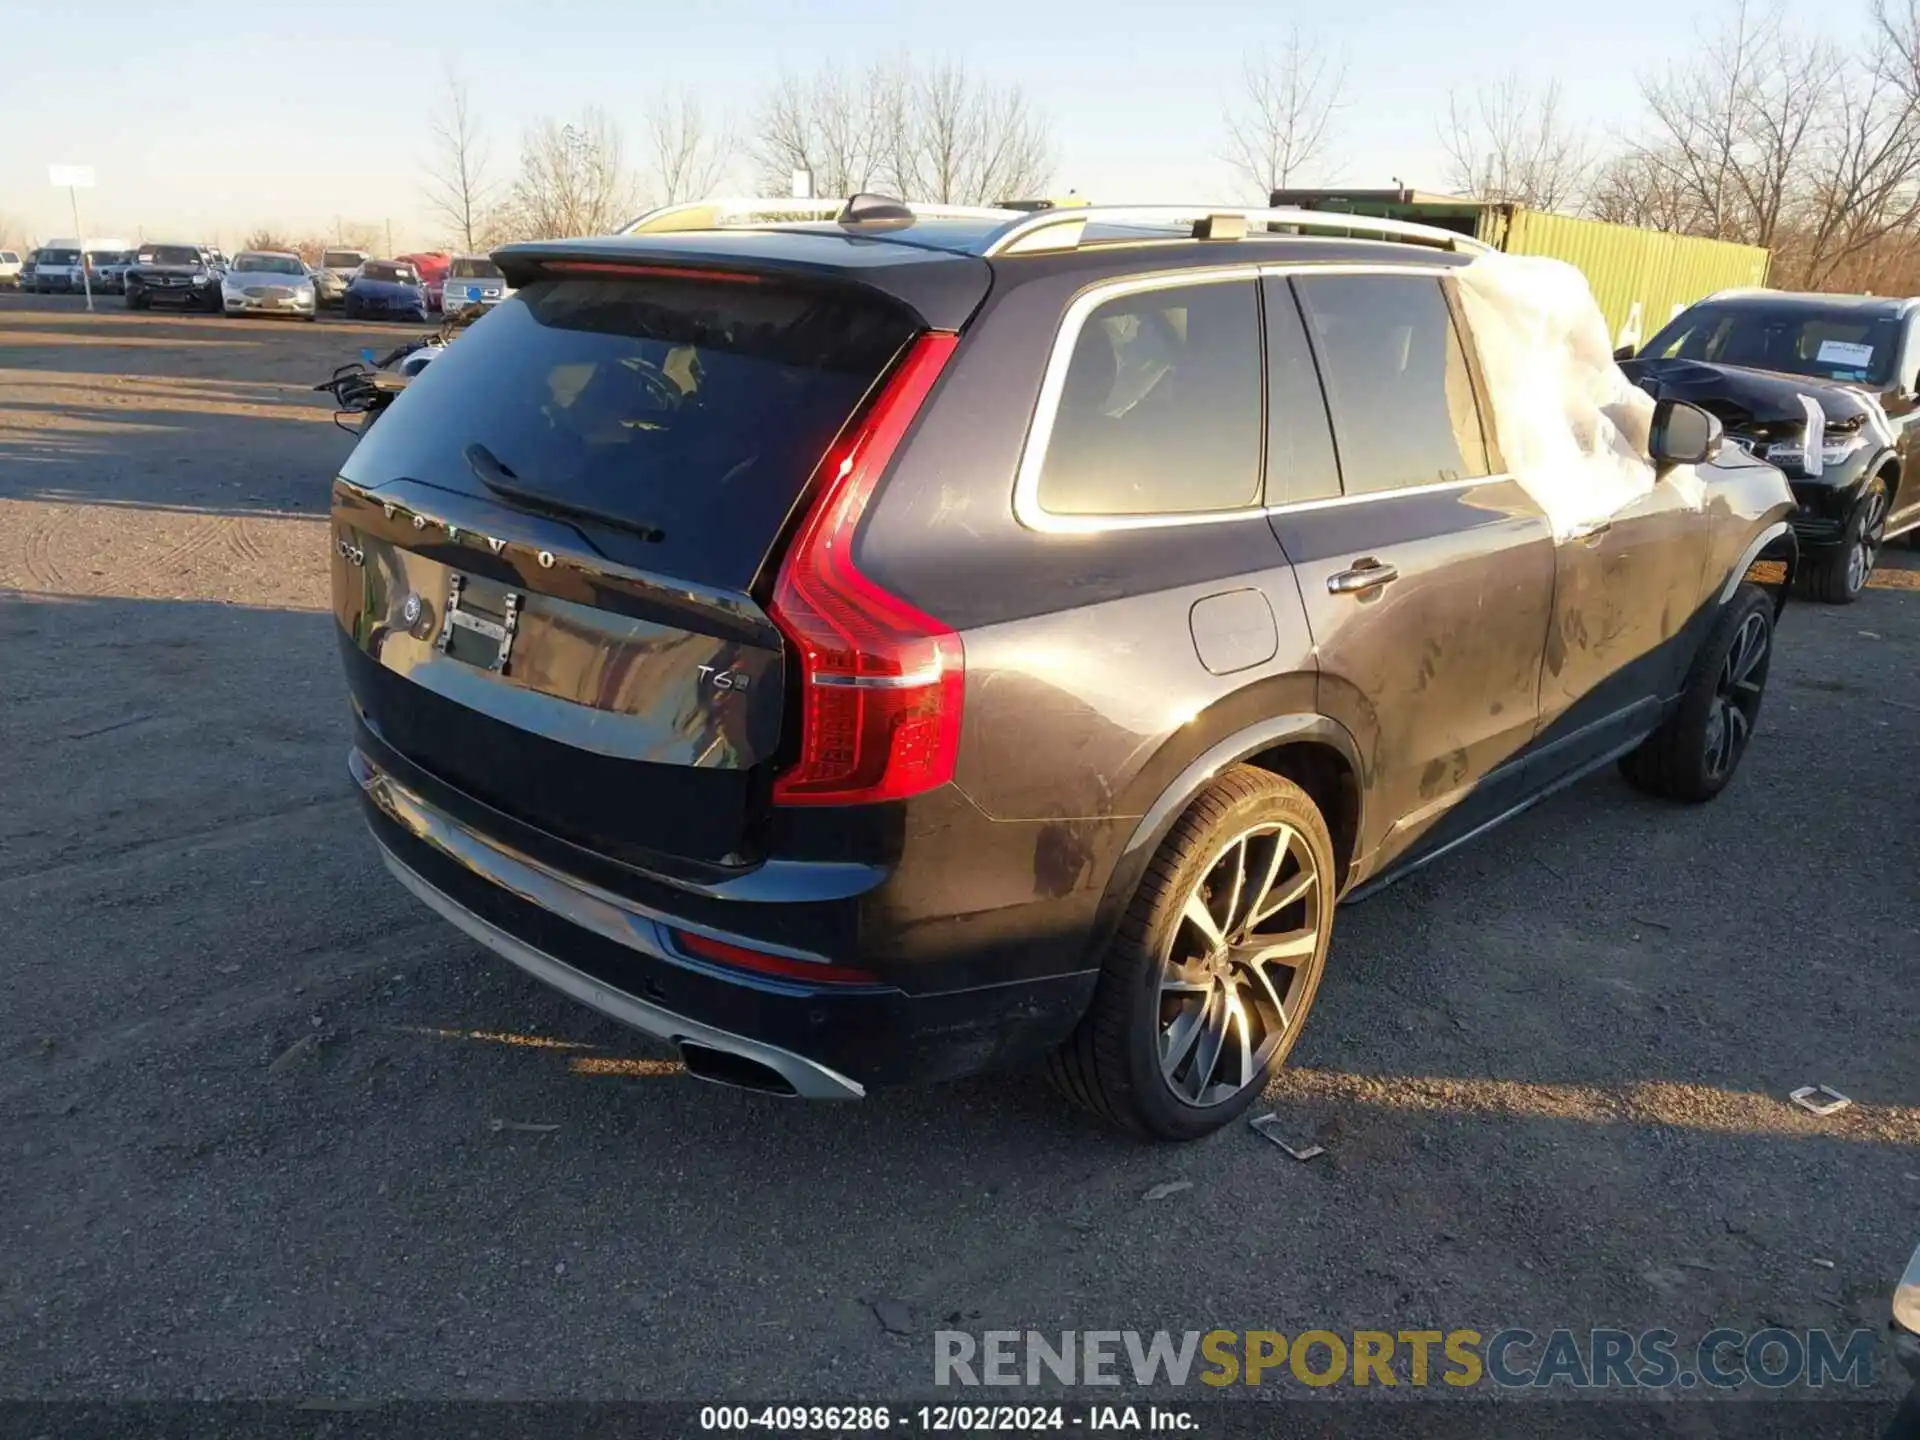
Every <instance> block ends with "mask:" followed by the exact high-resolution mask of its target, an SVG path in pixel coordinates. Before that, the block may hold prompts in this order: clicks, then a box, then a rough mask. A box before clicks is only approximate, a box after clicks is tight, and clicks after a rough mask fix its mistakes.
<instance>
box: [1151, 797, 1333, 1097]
mask: <svg viewBox="0 0 1920 1440" xmlns="http://www.w3.org/2000/svg"><path fill="white" fill-rule="evenodd" d="M1329 903H1330V901H1329V897H1328V896H1327V894H1326V885H1325V882H1324V880H1323V879H1322V877H1321V875H1320V869H1319V866H1318V865H1317V864H1316V863H1315V861H1314V858H1313V851H1312V849H1311V848H1310V847H1309V846H1308V844H1307V837H1306V836H1305V835H1304V834H1302V833H1301V832H1300V831H1299V830H1296V829H1295V828H1294V827H1293V826H1291V825H1287V824H1284V823H1279V822H1270V823H1267V824H1264V825H1256V826H1254V827H1253V828H1252V829H1250V830H1247V831H1244V832H1243V833H1241V834H1240V835H1238V836H1237V837H1235V838H1233V839H1231V840H1229V841H1228V842H1227V843H1226V844H1225V845H1224V846H1222V847H1221V848H1220V849H1219V850H1218V851H1216V852H1215V854H1214V858H1213V860H1212V861H1211V862H1210V863H1209V864H1208V865H1207V868H1206V869H1205V870H1204V871H1203V872H1202V873H1201V876H1200V878H1199V880H1198V881H1197V882H1196V883H1195V884H1194V887H1193V889H1192V890H1191V891H1190V892H1188V895H1187V899H1186V903H1185V904H1184V905H1183V906H1182V908H1181V911H1180V916H1179V918H1178V920H1176V921H1175V923H1174V926H1173V933H1172V934H1171V936H1170V937H1169V938H1168V941H1167V950H1166V954H1165V955H1164V956H1163V957H1162V959H1161V967H1160V1034H1159V1052H1160V1073H1161V1075H1162V1076H1164V1077H1165V1079H1166V1082H1167V1086H1168V1088H1169V1089H1171V1090H1172V1091H1173V1093H1174V1094H1175V1095H1177V1096H1178V1097H1179V1098H1180V1099H1182V1100H1184V1101H1185V1102H1186V1103H1187V1104H1189V1105H1194V1106H1208V1105H1219V1104H1223V1103H1225V1102H1226V1101H1228V1100H1231V1099H1233V1098H1234V1096H1236V1095H1238V1094H1240V1093H1241V1092H1242V1091H1243V1090H1245V1089H1246V1088H1247V1087H1248V1086H1249V1085H1253V1084H1256V1083H1257V1082H1258V1081H1259V1079H1260V1076H1261V1075H1262V1074H1263V1073H1264V1072H1265V1070H1266V1067H1267V1065H1268V1064H1269V1063H1270V1062H1271V1061H1272V1059H1273V1057H1274V1055H1275V1053H1276V1052H1278V1051H1279V1050H1280V1049H1281V1048H1282V1047H1283V1046H1284V1045H1286V1043H1287V1041H1288V1040H1289V1038H1290V1037H1291V1036H1292V1034H1293V1032H1294V1030H1295V1028H1296V1027H1297V1026H1298V1025H1299V1023H1300V1021H1301V1019H1302V1012H1303V1011H1304V1009H1305V1007H1306V1002H1307V1000H1308V999H1309V998H1310V997H1311V995H1312V990H1313V981H1314V971H1315V968H1316V961H1317V958H1318V955H1319V950H1320V933H1321V923H1322V920H1323V918H1324V916H1325V913H1326V907H1327V905H1328V904H1329Z"/></svg>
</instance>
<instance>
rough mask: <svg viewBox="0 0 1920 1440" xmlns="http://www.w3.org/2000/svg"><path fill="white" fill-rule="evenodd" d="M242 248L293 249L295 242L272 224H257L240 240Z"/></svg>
mask: <svg viewBox="0 0 1920 1440" xmlns="http://www.w3.org/2000/svg"><path fill="white" fill-rule="evenodd" d="M240 248H241V249H242V250H291V249H293V242H292V241H291V240H289V239H287V237H286V236H285V235H283V234H281V232H280V231H278V230H276V229H274V228H273V227H272V226H271V225H260V226H256V227H255V228H254V229H253V230H252V231H250V232H249V233H248V235H247V238H246V239H244V240H242V241H241V242H240Z"/></svg>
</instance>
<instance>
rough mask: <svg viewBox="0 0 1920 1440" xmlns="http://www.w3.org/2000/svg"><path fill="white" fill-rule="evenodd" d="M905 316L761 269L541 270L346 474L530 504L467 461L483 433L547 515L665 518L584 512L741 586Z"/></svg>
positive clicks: (689, 574)
mask: <svg viewBox="0 0 1920 1440" xmlns="http://www.w3.org/2000/svg"><path fill="white" fill-rule="evenodd" d="M915 328H916V327H915V325H914V323H913V322H912V320H911V318H910V317H909V316H908V315H907V314H906V312H904V311H902V310H899V309H897V308H895V307H894V306H892V305H890V304H887V303H885V302H883V301H878V300H873V299H869V298H867V297H865V296H863V295H854V294H850V293H848V292H844V291H836V290H825V289H822V290H810V289H799V288H792V287H788V286H785V285H780V284H775V283H772V282H761V283H744V282H719V281H706V280H690V279H684V278H678V277H671V278H670V277H664V276H663V277H648V278H634V279H630V280H629V279H603V278H595V279H591V280H587V279H552V280H541V281H536V282H535V283H534V284H532V285H530V286H528V287H527V288H525V289H523V290H521V291H519V292H518V293H517V294H516V295H515V296H514V297H512V298H510V299H508V300H506V301H503V302H502V303H501V304H500V305H499V306H497V307H496V308H495V309H494V310H493V311H491V312H490V313H489V314H488V315H487V317H486V318H485V319H483V320H481V321H479V322H477V323H476V324H475V325H474V326H473V328H472V329H471V330H469V331H468V332H467V333H466V334H465V335H463V336H462V337H461V338H460V339H459V340H458V341H457V342H456V343H454V344H453V345H451V346H449V347H448V348H447V351H446V353H445V354H444V355H442V356H440V357H439V358H438V359H436V360H435V361H434V362H433V363H432V364H431V365H429V366H428V367H427V368H426V369H425V370H424V371H422V372H421V374H420V377H419V378H418V379H416V380H414V381H413V382H412V383H411V384H410V385H409V386H408V387H407V390H406V393H405V394H404V395H402V396H401V397H400V398H399V400H398V401H397V402H396V403H395V404H394V407H393V409H392V411H391V412H390V414H389V415H388V416H387V418H386V419H385V420H383V421H382V422H381V423H380V424H379V425H378V426H376V427H375V428H374V429H373V430H372V431H370V432H369V433H368V435H367V437H366V438H365V439H364V440H362V441H361V442H360V443H359V445H358V446H357V447H356V448H355V449H354V451H353V453H352V455H351V457H350V458H349V460H348V463H347V465H346V468H345V474H346V476H347V478H348V479H349V480H352V481H354V482H356V483H359V484H364V485H380V484H383V483H385V482H387V481H389V480H393V479H396V478H399V477H403V476H404V477H411V478H413V479H417V480H423V481H425V482H427V483H428V484H431V485H437V486H441V487H443V488H448V489H454V490H463V491H466V492H468V493H471V494H475V495H480V496H484V497H486V498H487V499H489V500H490V501H492V502H493V503H495V504H501V503H506V504H510V505H511V504H521V505H522V506H523V508H533V505H529V504H528V503H527V502H526V501H524V500H514V499H509V500H504V501H503V500H502V498H501V497H500V495H499V494H498V493H496V491H494V490H490V489H489V488H488V486H487V485H486V483H485V482H484V481H482V480H481V479H479V478H478V477H477V476H476V475H475V473H474V471H473V469H472V468H471V466H470V465H469V464H468V461H467V459H466V454H465V452H466V449H467V447H468V446H469V445H473V444H476V443H477V444H479V445H482V446H484V447H486V449H487V450H488V451H490V452H491V453H492V455H493V457H494V458H495V459H496V460H497V461H498V462H499V464H500V465H502V466H504V467H505V468H506V469H507V470H508V471H510V472H512V475H513V477H514V479H513V483H514V486H515V487H516V488H517V489H518V490H520V491H523V492H525V494H526V495H531V496H537V497H540V498H542V499H549V500H551V501H552V502H553V508H554V513H555V514H556V515H561V516H563V517H564V516H567V515H568V514H570V513H572V512H577V511H579V510H581V509H584V510H586V511H589V512H594V513H596V514H598V515H600V516H606V517H611V518H613V519H614V520H617V521H620V522H623V523H624V524H625V525H627V526H637V527H641V528H643V529H652V530H658V531H660V532H662V536H663V538H661V539H659V540H657V541H647V540H644V539H641V538H639V537H637V536H633V535H630V534H628V533H627V532H626V531H624V530H622V529H621V528H618V527H617V526H613V527H605V528H602V527H598V526H597V525H596V524H595V523H594V522H593V521H592V520H591V519H588V520H586V521H584V522H583V528H584V529H585V530H587V531H588V532H589V533H590V534H592V535H593V537H594V540H595V543H596V544H599V545H601V547H602V548H603V549H605V550H606V551H607V552H608V553H609V554H610V555H613V556H614V557H615V558H619V559H622V560H625V561H626V562H628V563H631V564H635V565H638V566H640V567H641V568H644V569H647V570H651V571H655V572H659V573H665V574H670V575H674V576H676V577H680V578H683V579H687V580H692V581H697V582H701V583H706V584H712V585H720V586H728V587H733V588H741V587H744V586H746V585H747V584H748V583H750V582H751V581H752V579H753V577H754V574H755V572H756V571H757V570H758V568H759V566H760V564H761V562H762V560H763V559H764V558H765V556H766V555H767V553H768V551H769V550H770V549H771V547H772V545H773V543H774V541H775V540H776V539H777V538H778V536H779V533H780V530H781V527H782V525H783V523H784V522H785V520H786V517H787V514H788V512H789V511H790V510H792V508H793V507H794V505H795V503H796V502H797V501H798V499H799V497H800V493H801V491H802V489H803V488H804V487H805V485H806V482H807V478H808V476H809V475H811V474H812V472H813V468H814V466H815V464H816V463H817V462H818V461H819V458H820V456H821V454H822V453H823V452H824V451H825V450H826V448H827V446H828V444H829V443H830V442H831V441H832V439H833V437H834V435H835V434H836V433H838V431H839V430H840V427H841V426H842V425H843V424H844V423H845V422H846V420H847V418H848V417H849V416H850V415H851V414H852V412H853V410H854V408H855V406H857V405H858V404H859V403H860V400H861V398H862V397H863V396H864V395H865V394H866V393H867V390H868V389H869V388H870V387H871V386H872V384H873V383H874V381H875V380H876V379H877V378H878V377H879V375H880V373H881V371H882V370H883V369H885V368H886V366H887V364H888V362H889V361H890V360H892V359H893V357H894V356H895V355H896V354H898V353H899V351H900V350H901V348H902V347H903V346H904V345H905V344H906V343H907V342H908V341H909V340H910V339H911V338H912V336H913V333H914V330H915ZM534 504H537V501H536V502H534ZM562 507H571V509H570V510H568V509H563V508H562Z"/></svg>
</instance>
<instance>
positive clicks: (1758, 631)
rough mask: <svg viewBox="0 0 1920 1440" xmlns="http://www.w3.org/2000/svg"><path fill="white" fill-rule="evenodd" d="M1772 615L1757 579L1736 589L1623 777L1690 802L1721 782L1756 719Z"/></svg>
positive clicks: (1709, 795)
mask: <svg viewBox="0 0 1920 1440" xmlns="http://www.w3.org/2000/svg"><path fill="white" fill-rule="evenodd" d="M1773 618H1774V617H1773V599H1772V597H1771V596H1769V595H1768V594H1767V592H1766V591H1764V590H1762V589H1761V588H1760V587H1759V586H1757V585H1742V586H1741V587H1740V588H1739V589H1738V590H1736V591H1735V592H1734V595H1733V599H1732V600H1730V601H1728V602H1727V607H1726V609H1725V610H1724V611H1722V612H1721V615H1720V618H1719V619H1718V620H1717V621H1715V622H1714V627H1713V631H1712V633H1711V634H1709V635H1708V636H1707V640H1706V643H1705V644H1704V645H1702V646H1701V647H1700V654H1699V655H1698V656H1697V657H1696V658H1695V660H1694V665H1693V672H1692V674H1691V676H1690V677H1689V679H1688V681H1687V688H1686V689H1685V690H1684V691H1682V692H1681V695H1680V704H1679V706H1678V707H1677V708H1676V709H1675V710H1674V712H1673V714H1672V715H1670V716H1669V717H1668V718H1667V719H1666V721H1665V722H1664V723H1663V724H1662V725H1661V726H1660V728H1659V729H1658V730H1656V731H1654V732H1653V734H1651V735H1649V736H1648V737H1647V738H1646V740H1645V741H1643V742H1642V743H1641V745H1640V748H1639V749H1637V750H1635V751H1633V752H1631V753H1630V754H1628V755H1626V756H1625V757H1624V758H1622V760H1621V761H1620V773H1621V774H1623V775H1625V776H1626V777H1627V781H1628V783H1629V784H1631V785H1632V786H1633V787H1634V788H1635V789H1638V790H1644V791H1645V792H1646V793H1647V794H1649V795H1657V796H1659V797H1660V798H1662V799H1664V800H1679V801H1682V802H1685V803H1687V804H1692V805H1698V804H1701V803H1703V802H1704V801H1708V800H1711V799H1713V797H1714V796H1716V795H1718V794H1719V793H1720V792H1721V791H1722V790H1724V789H1726V788H1727V783H1728V782H1729V781H1731V780H1732V779H1733V776H1734V772H1735V771H1736V770H1738V769H1739V768H1740V760H1741V757H1742V756H1744V755H1745V754H1746V753H1747V746H1748V745H1749V744H1750V743H1751V741H1752V739H1753V729H1754V726H1755V725H1756V724H1757V723H1758V722H1759V718H1760V701H1761V699H1762V698H1763V697H1764V696H1765V693H1766V687H1767V671H1768V669H1769V667H1770V666H1771V665H1772V663H1773ZM1756 645H1757V647H1758V648H1757V649H1755V648H1754V647H1755V646H1756Z"/></svg>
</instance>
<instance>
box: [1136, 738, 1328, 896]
mask: <svg viewBox="0 0 1920 1440" xmlns="http://www.w3.org/2000/svg"><path fill="white" fill-rule="evenodd" d="M1238 764H1247V765H1254V766H1257V767H1258V768H1260V769H1262V770H1267V771H1271V772H1272V773H1273V774H1276V775H1283V776H1285V777H1286V778H1287V779H1289V780H1291V781H1293V782H1294V783H1295V784H1296V785H1298V786H1299V787H1300V788H1301V789H1302V790H1305V791H1306V792H1307V794H1308V795H1309V796H1310V797H1312V799H1313V802H1314V804H1315V805H1317V806H1318V807H1319V808H1320V812H1321V814H1322V816H1323V817H1324V818H1325V819H1326V822H1327V828H1328V830H1329V831H1330V832H1331V834H1332V837H1333V843H1334V863H1335V867H1336V874H1337V875H1338V878H1339V883H1340V884H1341V885H1342V886H1344V885H1345V883H1346V878H1347V874H1348V872H1349V871H1350V870H1351V868H1352V865H1353V862H1354V860H1355V859H1357V858H1358V856H1357V850H1358V846H1359V837H1360V836H1361V835H1362V834H1363V833H1364V832H1363V829H1362V822H1363V818H1364V811H1365V794H1364V789H1363V784H1362V780H1361V776H1362V775H1363V774H1364V773H1365V767H1364V766H1363V765H1362V764H1361V760H1360V749H1359V746H1358V745H1356V744H1355V743H1354V739H1353V736H1352V734H1351V733H1349V732H1348V730H1347V728H1346V727H1345V726H1344V725H1342V724H1340V722H1339V721H1337V720H1333V719H1330V718H1328V717H1327V716H1325V715H1320V714H1316V713H1312V712H1302V713H1296V714H1287V715H1276V716H1272V717H1270V718H1268V719H1266V720H1263V721H1260V722H1258V723H1256V724H1253V725H1249V726H1246V727H1245V728H1243V729H1240V730H1237V731H1234V732H1233V733H1232V734H1229V735H1226V736H1224V737H1222V738H1221V739H1219V740H1217V741H1215V742H1214V743H1213V744H1212V745H1210V746H1208V747H1207V748H1206V749H1205V750H1203V751H1202V752H1201V753H1200V754H1199V755H1198V756H1196V757H1195V758H1194V759H1193V760H1192V761H1190V762H1189V763H1188V764H1187V765H1186V766H1185V767H1184V768H1182V769H1181V770H1180V771H1179V773H1178V774H1176V775H1175V776H1174V778H1173V780H1172V781H1171V782H1170V783H1169V784H1168V785H1167V786H1166V787H1165V788H1164V789H1163V790H1162V791H1161V792H1160V794H1159V796H1158V797H1156V798H1155V799H1154V801H1153V803H1152V804H1151V805H1149V806H1148V807H1147V809H1146V811H1145V813H1143V814H1142V815H1141V817H1140V820H1139V823H1138V824H1136V825H1135V826H1134V829H1133V833H1132V835H1131V836H1130V837H1129V838H1128V840H1127V843H1126V845H1125V847H1124V848H1123V849H1122V852H1121V858H1120V863H1119V865H1117V866H1116V867H1115V877H1114V883H1113V885H1112V886H1111V887H1110V890H1109V894H1108V897H1107V899H1108V902H1109V904H1112V903H1115V902H1116V901H1117V903H1118V904H1119V905H1120V906H1124V905H1125V904H1126V902H1127V899H1128V897H1129V896H1130V895H1131V893H1132V890H1133V886H1134V884H1135V883H1137V881H1138V878H1139V872H1140V870H1141V868H1143V867H1144V865H1145V863H1146V860H1147V859H1149V858H1150V857H1151V856H1152V855H1153V852H1154V850H1155V849H1156V848H1158V846H1159V844H1160V842H1161V841H1162V840H1163V839H1165V837H1166V835H1167V832H1168V831H1169V830H1171V829H1172V828H1173V824H1174V822H1175V821H1176V820H1178V819H1179V818H1180V816H1181V814H1182V813H1183V812H1185V810H1186V809H1187V807H1188V806H1189V805H1191V804H1192V803H1193V801H1194V799H1195V798H1196V797H1197V796H1198V795H1199V794H1200V793H1201V792H1202V791H1203V790H1205V789H1206V787H1207V786H1208V785H1209V784H1211V783H1212V781H1213V779H1214V778H1215V777H1216V776H1217V775H1219V774H1220V773H1221V772H1222V771H1224V770H1225V769H1227V767H1228V766H1230V765H1238ZM1116 891H1117V892H1121V893H1118V894H1116V893H1115V892H1116Z"/></svg>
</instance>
